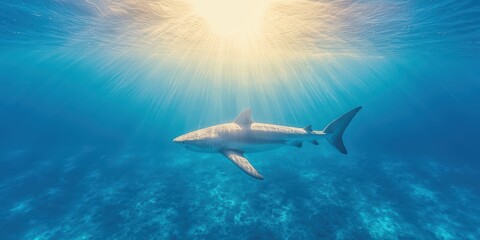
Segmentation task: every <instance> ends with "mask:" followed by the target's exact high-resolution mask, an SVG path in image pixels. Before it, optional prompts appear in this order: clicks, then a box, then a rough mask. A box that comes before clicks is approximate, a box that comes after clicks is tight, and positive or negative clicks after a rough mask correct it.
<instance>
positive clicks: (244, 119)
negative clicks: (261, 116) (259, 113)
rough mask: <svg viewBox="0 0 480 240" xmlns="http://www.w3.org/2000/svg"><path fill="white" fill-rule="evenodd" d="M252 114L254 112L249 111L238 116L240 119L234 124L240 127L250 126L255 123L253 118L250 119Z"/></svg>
mask: <svg viewBox="0 0 480 240" xmlns="http://www.w3.org/2000/svg"><path fill="white" fill-rule="evenodd" d="M251 113H252V110H250V109H247V110H245V111H243V112H242V113H240V115H238V117H237V118H236V119H235V121H233V122H234V123H236V124H238V125H240V126H250V124H252V123H253V121H252V118H251V117H250V115H251Z"/></svg>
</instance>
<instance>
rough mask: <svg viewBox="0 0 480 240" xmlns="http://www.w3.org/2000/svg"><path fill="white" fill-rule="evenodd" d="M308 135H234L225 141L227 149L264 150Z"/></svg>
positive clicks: (281, 145)
mask: <svg viewBox="0 0 480 240" xmlns="http://www.w3.org/2000/svg"><path fill="white" fill-rule="evenodd" d="M305 137H306V136H296V135H290V136H285V135H283V136H280V135H277V136H273V137H272V136H269V137H266V136H262V137H252V136H250V137H245V136H244V137H242V138H238V137H233V138H232V139H229V140H225V141H224V144H222V145H224V147H223V148H225V149H238V150H240V151H242V152H262V151H268V150H272V149H276V148H279V147H283V146H288V145H291V144H290V143H291V142H296V141H303V140H304V139H303V138H305ZM307 138H308V137H307Z"/></svg>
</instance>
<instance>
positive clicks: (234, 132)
mask: <svg viewBox="0 0 480 240" xmlns="http://www.w3.org/2000/svg"><path fill="white" fill-rule="evenodd" d="M361 108H362V107H361V106H360V107H356V108H354V109H353V110H351V111H349V112H347V113H345V114H343V115H342V116H340V117H338V118H337V119H335V120H333V121H332V122H331V123H330V124H328V125H327V126H326V127H325V128H324V129H323V130H313V129H312V125H308V126H306V127H303V128H298V127H289V126H281V125H275V124H269V123H260V122H254V121H252V118H251V110H250V109H247V110H245V111H243V112H242V113H241V114H240V115H238V117H237V118H236V119H235V121H233V122H231V123H224V124H219V125H214V126H211V127H207V128H203V129H199V130H196V131H193V132H189V133H186V134H184V135H181V136H179V137H177V138H175V139H173V142H175V143H178V144H181V145H182V146H184V147H185V148H187V149H188V150H191V151H195V152H207V153H220V154H222V155H223V156H225V157H226V158H227V159H229V160H230V161H232V162H233V163H234V164H235V165H237V167H239V168H240V169H241V170H243V171H244V172H245V173H246V174H248V175H250V176H252V177H254V178H256V179H259V180H263V179H264V177H263V176H262V175H261V174H260V173H259V172H258V171H257V170H256V169H255V168H254V167H253V166H252V164H250V162H249V161H248V159H247V158H246V157H245V153H252V152H261V151H267V150H272V149H275V148H279V147H283V146H294V147H297V148H301V147H302V145H303V142H310V143H312V144H314V145H319V141H320V140H321V139H326V140H327V141H328V142H329V143H330V144H331V145H332V146H333V147H335V148H336V149H337V150H338V151H339V152H340V153H343V154H347V149H346V148H345V145H344V143H343V139H342V136H343V133H344V132H345V129H346V128H347V126H348V124H349V123H350V122H351V120H352V119H353V117H354V116H355V115H356V114H357V112H358V111H360V109H361Z"/></svg>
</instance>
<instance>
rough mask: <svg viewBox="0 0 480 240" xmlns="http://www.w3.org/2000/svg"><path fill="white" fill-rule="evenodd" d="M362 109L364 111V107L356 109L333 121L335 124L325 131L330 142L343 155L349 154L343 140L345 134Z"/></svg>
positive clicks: (329, 125)
mask: <svg viewBox="0 0 480 240" xmlns="http://www.w3.org/2000/svg"><path fill="white" fill-rule="evenodd" d="M360 109H362V107H356V108H355V109H353V110H351V111H350V112H347V113H345V114H343V115H342V116H340V117H339V118H337V119H335V120H333V122H331V123H330V124H328V125H327V127H326V128H325V129H324V130H323V132H324V133H327V140H328V142H329V143H330V144H332V146H334V147H335V148H336V149H337V150H338V151H340V152H341V153H343V154H347V149H346V148H345V145H344V144H343V139H342V136H343V133H344V132H345V129H346V128H347V126H348V124H349V123H350V121H352V119H353V117H355V115H356V114H357V112H358V111H360Z"/></svg>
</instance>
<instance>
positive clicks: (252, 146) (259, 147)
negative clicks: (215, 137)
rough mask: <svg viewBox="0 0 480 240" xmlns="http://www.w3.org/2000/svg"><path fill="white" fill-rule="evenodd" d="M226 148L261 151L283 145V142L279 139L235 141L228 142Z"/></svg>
mask: <svg viewBox="0 0 480 240" xmlns="http://www.w3.org/2000/svg"><path fill="white" fill-rule="evenodd" d="M228 145H229V146H228V147H227V148H231V149H238V150H240V151H242V152H262V151H268V150H272V149H275V148H279V147H282V146H285V142H283V141H282V142H280V141H265V142H255V143H252V142H237V143H235V144H228Z"/></svg>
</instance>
